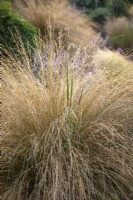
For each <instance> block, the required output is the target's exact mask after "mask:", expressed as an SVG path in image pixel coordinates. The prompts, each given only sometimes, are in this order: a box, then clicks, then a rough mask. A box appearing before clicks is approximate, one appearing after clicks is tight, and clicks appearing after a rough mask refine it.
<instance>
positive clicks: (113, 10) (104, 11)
mask: <svg viewBox="0 0 133 200" xmlns="http://www.w3.org/2000/svg"><path fill="white" fill-rule="evenodd" d="M70 2H71V3H72V4H74V5H75V6H77V7H78V8H81V9H83V10H84V11H85V12H86V14H88V15H90V16H91V17H92V18H93V19H94V20H95V21H97V22H100V23H103V22H104V21H105V20H106V19H107V18H110V17H112V16H114V17H118V16H123V15H124V16H127V15H128V9H129V7H130V6H131V4H132V3H133V0H82V1H81V0H70Z"/></svg>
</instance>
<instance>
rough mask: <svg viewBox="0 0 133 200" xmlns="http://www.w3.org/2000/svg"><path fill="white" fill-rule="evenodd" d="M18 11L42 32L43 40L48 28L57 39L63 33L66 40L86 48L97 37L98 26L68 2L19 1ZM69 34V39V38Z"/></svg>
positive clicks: (65, 0)
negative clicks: (96, 29) (49, 27)
mask: <svg viewBox="0 0 133 200" xmlns="http://www.w3.org/2000/svg"><path fill="white" fill-rule="evenodd" d="M15 7H16V10H17V11H18V12H19V13H20V14H21V15H22V16H23V17H25V18H26V19H27V20H28V21H29V22H30V23H31V24H33V25H34V26H35V27H37V29H38V30H39V31H40V32H41V34H42V36H43V38H46V37H47V34H48V33H47V28H46V27H47V26H51V27H52V29H53V30H54V34H55V38H58V37H59V35H58V33H59V32H60V31H62V32H63V35H64V40H65V42H67V41H68V40H71V42H74V43H76V44H77V45H83V46H86V44H87V43H89V42H90V41H91V40H92V39H93V38H95V37H97V33H96V32H95V31H94V28H96V25H95V24H94V23H93V22H92V21H91V19H89V18H88V17H87V16H85V15H84V14H83V13H81V12H79V11H78V10H77V9H76V8H74V7H72V6H71V5H70V4H69V3H68V1H67V0H61V1H59V0H57V1H54V0H53V1H45V0H39V1H35V0H28V1H26V0H19V1H16V4H15ZM68 33H69V37H68Z"/></svg>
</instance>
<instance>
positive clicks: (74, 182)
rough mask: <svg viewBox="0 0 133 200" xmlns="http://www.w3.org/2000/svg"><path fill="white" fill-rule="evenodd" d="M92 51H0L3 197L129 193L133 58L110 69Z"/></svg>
mask: <svg viewBox="0 0 133 200" xmlns="http://www.w3.org/2000/svg"><path fill="white" fill-rule="evenodd" d="M40 43H41V42H40ZM59 44H60V45H59ZM21 51H22V50H21ZM96 52H97V51H96V49H95V50H93V51H92V47H87V48H83V49H80V48H77V47H74V46H73V45H71V44H70V45H69V46H68V48H67V49H65V50H64V48H63V50H62V46H61V43H58V45H56V43H51V44H48V46H47V44H46V43H45V44H42V48H39V47H38V49H36V53H35V59H30V58H29V57H26V54H23V55H25V56H24V57H23V60H22V59H21V61H19V60H17V59H16V58H14V57H13V56H12V55H10V56H8V58H7V59H5V58H4V57H2V56H1V57H0V62H1V64H2V170H1V174H2V179H1V180H2V189H1V193H2V200H23V199H25V200H37V199H38V200H68V199H70V200H75V199H80V200H85V199H86V200H97V199H98V200H103V199H110V200H112V199H115V198H116V197H117V198H118V199H121V200H125V199H126V200H131V199H132V198H133V165H132V164H133V132H132V130H133V66H130V64H129V67H128V68H127V71H124V73H123V72H122V71H120V72H119V74H118V75H117V74H116V75H115V76H114V74H113V73H112V72H111V71H110V70H108V67H107V68H106V70H105V69H104V68H101V67H100V66H99V67H96V64H95V54H96ZM112 59H113V58H112ZM125 62H126V61H125ZM115 67H116V69H117V67H118V68H119V63H118V64H117V63H116V65H115ZM35 69H36V70H35ZM104 70H105V71H104ZM105 72H106V73H105ZM109 75H110V76H109ZM109 77H110V78H109Z"/></svg>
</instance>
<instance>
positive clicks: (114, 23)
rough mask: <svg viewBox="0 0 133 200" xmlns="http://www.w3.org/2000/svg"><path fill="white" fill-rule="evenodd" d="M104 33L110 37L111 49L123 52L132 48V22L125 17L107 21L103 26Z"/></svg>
mask: <svg viewBox="0 0 133 200" xmlns="http://www.w3.org/2000/svg"><path fill="white" fill-rule="evenodd" d="M105 31H106V32H107V33H108V35H109V36H110V43H111V45H112V47H113V48H119V47H120V48H123V49H124V50H127V49H131V50H132V48H133V22H132V20H129V19H128V18H126V17H119V18H114V19H112V20H109V21H108V22H107V23H106V25H105Z"/></svg>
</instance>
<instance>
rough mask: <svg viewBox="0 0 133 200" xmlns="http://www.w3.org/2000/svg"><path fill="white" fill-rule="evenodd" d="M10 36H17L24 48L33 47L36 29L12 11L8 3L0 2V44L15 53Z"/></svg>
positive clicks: (12, 39) (13, 40) (14, 42)
mask: <svg viewBox="0 0 133 200" xmlns="http://www.w3.org/2000/svg"><path fill="white" fill-rule="evenodd" d="M12 34H19V37H20V40H22V42H23V44H24V46H25V48H29V46H32V47H34V46H35V43H34V38H35V36H36V29H35V28H34V27H33V26H32V25H31V24H29V23H28V22H27V21H26V20H24V19H23V18H22V17H21V16H20V15H19V14H18V13H15V12H14V11H13V10H12V6H11V3H10V2H5V1H4V2H3V1H1V2H0V44H1V45H3V46H6V48H8V47H10V50H11V51H12V52H14V51H16V48H17V47H16V41H15V38H14V37H12Z"/></svg>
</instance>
